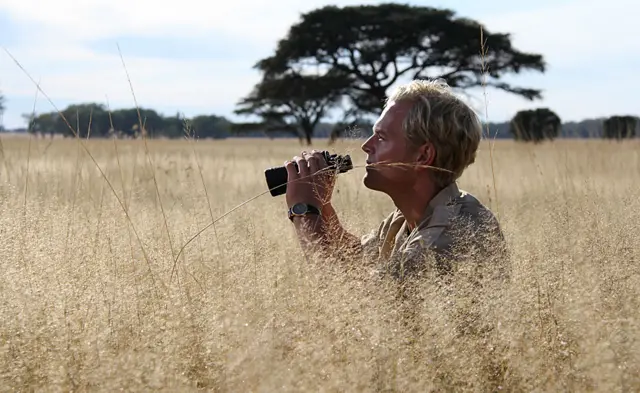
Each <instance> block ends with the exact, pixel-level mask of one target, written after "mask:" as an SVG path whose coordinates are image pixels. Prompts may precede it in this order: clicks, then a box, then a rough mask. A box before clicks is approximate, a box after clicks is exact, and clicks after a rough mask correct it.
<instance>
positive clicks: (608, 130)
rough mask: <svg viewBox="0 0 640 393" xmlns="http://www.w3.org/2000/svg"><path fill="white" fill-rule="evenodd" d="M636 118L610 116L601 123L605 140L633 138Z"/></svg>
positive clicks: (636, 122)
mask: <svg viewBox="0 0 640 393" xmlns="http://www.w3.org/2000/svg"><path fill="white" fill-rule="evenodd" d="M637 124H638V118H637V117H635V116H611V117H609V118H608V119H606V120H605V121H604V122H603V123H602V137H603V138H605V139H618V140H620V139H624V138H635V136H636V127H637Z"/></svg>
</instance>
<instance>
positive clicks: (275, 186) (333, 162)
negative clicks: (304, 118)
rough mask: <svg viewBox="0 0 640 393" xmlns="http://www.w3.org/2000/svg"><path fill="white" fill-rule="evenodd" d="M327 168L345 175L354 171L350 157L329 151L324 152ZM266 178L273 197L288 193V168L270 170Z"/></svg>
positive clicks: (265, 173) (266, 172) (296, 165)
mask: <svg viewBox="0 0 640 393" xmlns="http://www.w3.org/2000/svg"><path fill="white" fill-rule="evenodd" d="M322 156H323V157H324V160H325V162H326V163H327V166H328V167H329V168H332V169H337V170H338V173H345V172H347V171H349V170H351V169H353V163H352V162H351V157H350V156H349V155H345V156H341V155H337V154H329V152H327V151H323V152H322ZM294 165H295V167H296V170H298V164H297V163H294ZM264 176H265V178H266V180H267V186H268V187H269V191H270V192H271V196H274V197H275V196H278V195H282V194H285V193H286V192H287V181H288V180H289V179H288V178H289V176H288V174H287V168H285V167H284V166H279V167H275V168H268V169H266V170H265V171H264Z"/></svg>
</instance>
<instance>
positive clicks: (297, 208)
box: [288, 203, 320, 221]
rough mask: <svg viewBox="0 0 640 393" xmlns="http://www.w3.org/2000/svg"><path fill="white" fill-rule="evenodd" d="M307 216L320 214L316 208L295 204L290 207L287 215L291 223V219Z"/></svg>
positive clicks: (304, 204)
mask: <svg viewBox="0 0 640 393" xmlns="http://www.w3.org/2000/svg"><path fill="white" fill-rule="evenodd" d="M307 214H320V210H319V209H318V208H317V207H315V206H312V205H308V204H306V203H296V204H295V205H293V206H291V208H290V209H289V213H288V215H289V219H290V220H291V221H293V217H296V216H304V215H307Z"/></svg>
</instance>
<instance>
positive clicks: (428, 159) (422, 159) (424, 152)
mask: <svg viewBox="0 0 640 393" xmlns="http://www.w3.org/2000/svg"><path fill="white" fill-rule="evenodd" d="M418 153H419V155H418V162H419V163H420V165H426V166H431V165H433V163H434V162H435V159H436V150H435V149H434V148H433V145H432V144H431V143H425V144H424V145H422V146H420V148H419V149H418Z"/></svg>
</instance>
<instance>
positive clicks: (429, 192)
mask: <svg viewBox="0 0 640 393" xmlns="http://www.w3.org/2000/svg"><path fill="white" fill-rule="evenodd" d="M438 192H439V190H437V189H435V188H434V187H429V186H427V187H424V186H423V187H415V188H414V189H412V190H409V191H404V192H398V193H397V194H394V195H390V196H391V199H392V200H393V203H394V205H396V207H397V208H398V210H400V212H401V213H402V215H403V217H404V219H405V220H406V222H407V226H408V228H409V229H410V230H413V229H414V228H415V227H416V226H417V225H418V224H419V223H420V221H421V220H422V219H423V217H424V214H425V212H426V210H427V207H428V206H429V203H430V202H431V200H432V199H433V198H434V197H435V196H436V195H437V194H438Z"/></svg>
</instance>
